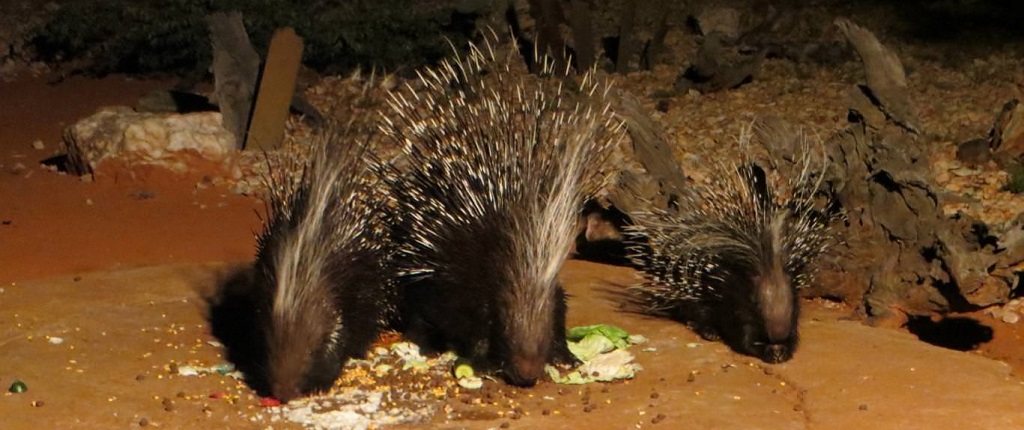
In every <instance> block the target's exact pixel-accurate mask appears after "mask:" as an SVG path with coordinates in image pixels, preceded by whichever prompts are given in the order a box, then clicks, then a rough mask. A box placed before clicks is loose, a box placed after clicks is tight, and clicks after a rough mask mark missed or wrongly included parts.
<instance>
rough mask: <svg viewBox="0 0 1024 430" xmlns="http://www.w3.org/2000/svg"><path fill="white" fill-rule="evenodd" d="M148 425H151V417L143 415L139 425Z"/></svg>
mask: <svg viewBox="0 0 1024 430" xmlns="http://www.w3.org/2000/svg"><path fill="white" fill-rule="evenodd" d="M148 425H149V419H148V418H145V417H143V418H142V419H140V420H139V427H145V426H148Z"/></svg>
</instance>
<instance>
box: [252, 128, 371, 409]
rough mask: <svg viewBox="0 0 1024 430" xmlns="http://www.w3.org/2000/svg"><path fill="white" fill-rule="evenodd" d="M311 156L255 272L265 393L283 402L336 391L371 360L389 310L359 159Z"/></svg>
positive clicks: (270, 230) (264, 239)
mask: <svg viewBox="0 0 1024 430" xmlns="http://www.w3.org/2000/svg"><path fill="white" fill-rule="evenodd" d="M323 145H324V146H326V145H327V144H326V143H324V144H323ZM313 157H314V160H313V161H312V162H311V163H312V164H311V166H307V167H306V170H305V171H304V173H303V177H302V180H301V181H300V183H299V184H298V185H297V186H296V187H295V188H294V189H292V190H290V191H287V192H279V195H278V196H277V197H272V198H271V204H270V206H271V214H272V218H271V221H270V223H269V225H268V226H267V227H266V229H265V230H264V232H263V234H262V235H261V236H260V239H259V252H258V254H257V259H256V263H255V266H254V272H255V276H256V277H257V282H258V284H260V286H261V287H262V288H263V293H262V294H261V297H263V300H264V302H265V303H263V305H262V306H261V308H262V309H264V311H265V316H264V318H262V324H263V325H264V326H263V327H262V329H263V333H264V334H265V337H266V339H265V342H266V348H267V354H266V378H267V385H268V386H269V389H270V392H271V393H272V394H273V396H274V397H275V398H277V399H279V400H281V401H288V400H290V399H293V398H296V397H299V396H301V395H305V394H309V393H313V392H318V391H323V390H326V389H328V388H330V387H331V385H332V384H333V383H334V380H335V379H336V378H337V377H338V375H339V373H340V370H341V367H342V365H343V364H344V361H345V360H346V359H347V358H350V357H356V356H362V355H363V354H365V353H366V351H367V349H368V348H369V347H370V345H371V344H372V342H373V340H374V339H375V338H376V336H377V333H378V330H379V328H380V324H381V321H382V318H383V315H384V313H385V311H384V309H385V307H386V306H387V303H386V297H385V296H386V295H385V294H384V291H385V287H384V285H385V282H384V281H383V276H382V273H381V271H382V267H383V266H382V264H383V263H382V255H383V251H382V250H381V248H380V247H378V246H376V245H375V243H377V242H376V241H375V237H374V234H376V232H377V230H375V229H374V223H373V222H372V221H371V219H373V218H372V215H373V214H374V213H376V212H379V211H377V210H376V209H375V208H374V207H372V205H371V203H367V202H368V201H371V200H368V198H367V197H366V186H365V184H364V183H363V182H361V181H360V180H359V179H358V175H359V173H358V171H359V170H358V169H357V167H358V166H359V163H358V161H359V160H360V159H359V153H357V152H353V153H341V154H336V153H334V152H328V151H327V149H325V148H320V150H319V151H315V154H314V155H313ZM329 160H333V161H329ZM338 160H341V161H338ZM335 163H343V164H341V165H337V164H335Z"/></svg>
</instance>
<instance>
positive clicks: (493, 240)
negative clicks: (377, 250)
mask: <svg viewBox="0 0 1024 430" xmlns="http://www.w3.org/2000/svg"><path fill="white" fill-rule="evenodd" d="M494 45H495V43H494V42H492V41H487V42H485V43H484V44H482V45H481V46H476V45H471V46H470V53H469V54H468V55H467V56H466V57H464V58H462V57H455V58H454V59H451V60H447V61H445V62H443V63H442V64H441V65H440V66H439V67H437V68H434V69H430V70H427V71H426V72H424V73H422V74H421V75H420V80H419V85H420V86H422V87H424V88H423V89H421V90H419V91H416V90H413V89H412V88H411V87H408V88H406V89H405V90H404V91H401V92H397V93H395V94H394V95H393V97H392V100H391V105H392V108H393V111H394V117H395V118H394V119H389V120H386V121H385V125H384V126H383V127H382V129H383V131H384V132H385V134H387V135H388V136H391V137H392V138H393V139H394V141H395V142H397V143H398V144H399V145H401V147H402V149H403V156H404V158H405V159H404V161H403V163H396V164H392V165H391V166H388V169H387V173H386V176H387V177H388V178H389V179H388V182H389V183H390V185H391V190H392V193H391V194H392V196H393V197H394V199H395V204H396V207H397V209H398V210H397V212H398V214H397V217H398V218H399V220H398V222H397V224H396V227H395V237H396V241H397V242H398V245H397V246H398V249H397V251H396V257H395V260H396V263H395V264H396V265H397V266H398V273H399V283H400V285H401V286H400V291H401V293H400V294H401V296H402V299H401V304H400V309H401V311H400V313H401V318H402V320H403V325H404V328H405V332H406V334H407V336H408V337H409V338H411V339H412V340H414V341H416V342H418V343H420V344H422V345H425V346H428V347H432V348H434V349H442V350H443V349H451V350H454V351H455V352H456V353H458V354H459V355H461V356H463V357H467V358H468V359H470V360H471V362H472V363H474V365H475V366H478V367H480V368H482V369H485V370H490V371H497V372H499V373H502V374H503V375H504V377H505V379H506V381H508V382H509V383H511V384H514V385H520V386H531V385H533V384H534V383H535V382H536V380H537V379H538V378H539V377H540V376H542V375H543V373H544V366H545V364H548V363H572V362H575V358H574V357H573V356H572V354H571V353H570V352H569V351H568V348H567V345H566V341H565V313H566V303H565V293H564V291H563V289H562V286H561V284H560V282H559V280H558V278H557V275H558V272H559V270H560V268H561V266H562V264H563V263H564V261H565V259H566V258H567V256H568V253H569V251H570V249H571V246H572V243H573V238H574V235H575V233H576V231H575V230H576V225H577V219H578V217H579V210H580V208H581V207H582V203H583V201H584V199H585V197H586V196H587V195H589V194H591V193H592V192H594V191H595V190H596V189H597V188H598V186H599V185H600V182H601V180H602V179H603V175H601V174H599V173H598V171H599V170H600V165H601V164H602V161H603V157H604V154H605V153H606V152H607V149H609V147H610V146H611V145H614V144H616V142H618V140H619V138H620V136H621V126H620V125H619V122H618V120H617V119H615V117H614V116H613V115H612V114H611V113H610V111H609V108H608V103H607V101H606V99H605V98H606V97H607V90H608V87H607V86H603V85H599V84H597V83H596V82H595V80H594V78H593V76H592V75H590V74H586V75H584V76H583V77H582V84H580V86H579V87H575V88H573V91H570V90H567V89H566V88H565V86H566V85H565V84H564V83H563V81H567V80H568V79H569V76H567V74H565V73H557V72H555V71H554V70H553V69H552V66H551V62H550V60H548V59H546V58H543V57H540V58H537V57H536V56H535V59H536V60H537V64H539V65H541V66H542V69H543V70H542V71H541V74H542V75H548V76H549V77H550V76H551V75H554V76H555V77H556V78H558V79H559V81H558V84H554V85H553V84H551V83H550V80H544V79H541V78H537V77H535V76H529V75H525V74H522V73H517V72H514V71H513V69H512V67H513V65H514V63H513V61H514V60H513V58H515V56H514V52H511V51H510V52H509V54H508V55H507V56H504V57H500V56H499V55H498V54H496V51H495V48H494ZM572 99H576V100H579V101H578V102H570V101H569V100H572Z"/></svg>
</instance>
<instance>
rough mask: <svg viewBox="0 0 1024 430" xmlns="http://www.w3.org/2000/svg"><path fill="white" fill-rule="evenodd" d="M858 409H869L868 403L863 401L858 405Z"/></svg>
mask: <svg viewBox="0 0 1024 430" xmlns="http://www.w3.org/2000/svg"><path fill="white" fill-rule="evenodd" d="M857 409H860V410H862V411H866V410H868V405H867V404H866V403H861V404H860V406H858V407H857Z"/></svg>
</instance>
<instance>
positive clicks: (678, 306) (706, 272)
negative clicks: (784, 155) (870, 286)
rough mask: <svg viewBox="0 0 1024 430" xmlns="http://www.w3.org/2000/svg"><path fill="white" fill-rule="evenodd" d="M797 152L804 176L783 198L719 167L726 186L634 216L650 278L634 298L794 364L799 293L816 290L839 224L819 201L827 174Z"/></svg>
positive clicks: (768, 186) (703, 188)
mask: <svg viewBox="0 0 1024 430" xmlns="http://www.w3.org/2000/svg"><path fill="white" fill-rule="evenodd" d="M746 136H748V135H747V134H746V133H745V137H744V138H741V143H743V144H745V143H746V141H747V139H748V137H746ZM800 147H801V149H802V150H803V152H804V153H803V154H802V156H801V157H800V162H799V164H800V172H799V175H798V177H796V178H789V180H788V181H787V182H788V184H789V185H788V186H784V187H781V188H782V189H780V187H778V183H779V182H782V181H781V178H778V177H773V176H772V175H768V174H767V173H766V172H765V170H764V169H762V168H761V167H760V166H758V165H757V164H756V163H753V162H746V163H743V164H742V165H719V167H718V169H717V172H720V173H721V177H720V179H718V180H717V181H714V182H710V183H706V184H697V183H694V184H692V185H691V187H690V189H689V190H688V192H687V193H684V195H683V196H682V197H681V199H680V201H679V202H678V205H677V207H676V208H675V209H673V210H669V211H657V212H654V213H641V214H634V219H635V221H636V222H637V225H636V226H634V227H632V228H631V233H630V235H631V236H633V238H634V239H637V240H638V241H645V242H646V243H644V244H641V245H637V246H635V247H634V248H633V251H634V255H633V261H634V263H636V264H637V265H638V266H639V267H640V268H641V271H642V273H643V275H644V277H645V278H646V281H645V282H644V283H643V284H642V285H641V286H640V287H639V288H638V289H637V291H638V292H639V294H640V298H641V301H642V303H643V304H644V306H645V307H646V309H647V310H648V311H651V312H653V313H658V314H667V315H668V316H671V317H674V318H677V319H680V320H683V321H685V322H687V323H689V324H691V325H692V326H694V328H695V329H696V330H697V331H698V332H699V333H700V334H701V335H702V336H704V337H705V338H708V339H718V338H721V339H722V340H724V341H725V342H726V343H727V344H728V345H729V346H730V347H732V348H733V349H735V350H737V351H739V352H741V353H745V354H748V355H753V356H756V357H759V358H760V359H762V360H764V361H766V362H769V363H777V362H783V361H786V360H789V359H790V358H791V357H792V354H793V352H794V351H795V349H796V345H797V341H798V330H797V319H798V317H799V310H800V309H799V301H798V297H797V292H798V290H799V289H801V288H803V287H805V286H808V285H809V284H810V283H811V282H813V278H814V267H815V266H814V265H813V262H814V260H815V259H816V258H817V257H818V256H819V255H820V254H821V253H822V252H824V251H825V250H826V249H827V248H828V246H829V245H830V244H831V243H832V242H833V237H832V236H833V235H832V232H831V230H830V228H829V225H830V223H831V222H832V221H833V220H834V219H835V217H836V213H835V212H834V208H832V207H831V204H830V202H829V201H828V198H829V197H828V196H827V195H825V194H824V193H822V192H820V191H822V190H821V186H822V180H821V178H822V176H821V175H822V173H823V172H822V171H819V170H818V169H814V168H813V167H814V166H812V163H814V158H815V157H814V156H813V155H812V153H811V151H810V148H809V145H807V144H806V143H803V142H802V144H801V145H800ZM821 167H824V164H823V165H822V166H821Z"/></svg>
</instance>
